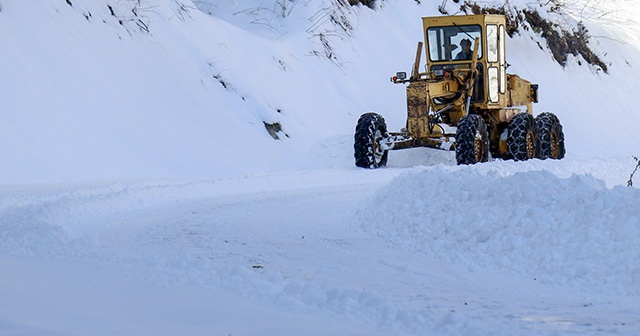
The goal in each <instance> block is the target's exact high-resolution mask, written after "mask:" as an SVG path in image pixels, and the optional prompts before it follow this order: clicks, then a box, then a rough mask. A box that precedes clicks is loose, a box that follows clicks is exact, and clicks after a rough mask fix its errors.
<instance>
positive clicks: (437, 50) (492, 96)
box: [422, 15, 507, 108]
mask: <svg viewBox="0 0 640 336" xmlns="http://www.w3.org/2000/svg"><path fill="white" fill-rule="evenodd" d="M422 20H423V28H424V34H425V41H426V45H425V49H426V55H427V57H426V60H427V65H426V66H427V72H428V73H429V74H430V77H431V78H432V79H439V78H442V77H447V76H449V75H451V74H452V73H453V70H455V69H464V68H466V69H471V63H472V60H471V56H470V55H471V54H472V53H473V50H474V48H475V43H476V41H479V45H478V59H477V61H478V62H477V69H478V77H477V78H476V81H475V85H474V90H473V96H472V98H471V101H472V102H474V103H480V104H483V105H485V108H487V107H488V106H487V105H492V104H499V103H501V100H502V99H504V98H505V96H504V95H505V93H506V86H507V85H506V80H507V74H506V60H505V26H506V23H505V20H504V17H503V16H498V15H464V16H453V17H425V18H422ZM468 42H470V44H469V45H468V46H465V45H467V44H468ZM469 50H470V52H469ZM485 74H486V75H485ZM487 98H488V99H487ZM434 103H435V104H436V105H440V104H444V103H446V101H445V100H442V99H438V98H434Z"/></svg>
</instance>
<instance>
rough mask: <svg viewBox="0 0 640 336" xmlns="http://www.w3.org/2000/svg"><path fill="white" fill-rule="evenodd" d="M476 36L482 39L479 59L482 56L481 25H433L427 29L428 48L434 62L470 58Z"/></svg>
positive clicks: (430, 57)
mask: <svg viewBox="0 0 640 336" xmlns="http://www.w3.org/2000/svg"><path fill="white" fill-rule="evenodd" d="M476 38H478V39H480V48H479V49H478V59H481V58H482V28H481V27H480V25H463V26H458V25H455V26H447V27H431V28H429V29H427V48H428V50H429V59H430V60H431V61H432V62H441V61H456V60H470V59H471V57H472V54H473V48H474V47H475V42H476Z"/></svg>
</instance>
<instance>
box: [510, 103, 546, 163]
mask: <svg viewBox="0 0 640 336" xmlns="http://www.w3.org/2000/svg"><path fill="white" fill-rule="evenodd" d="M507 132H508V133H507V148H508V149H509V152H508V153H507V158H508V159H513V160H515V161H525V160H529V159H533V158H535V157H537V156H538V151H539V148H540V139H539V138H538V126H537V124H536V120H535V119H534V118H533V116H532V115H530V114H529V113H519V114H516V115H515V116H514V117H513V118H512V119H511V122H509V126H508V127H507Z"/></svg>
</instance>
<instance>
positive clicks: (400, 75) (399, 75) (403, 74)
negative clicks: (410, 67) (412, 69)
mask: <svg viewBox="0 0 640 336" xmlns="http://www.w3.org/2000/svg"><path fill="white" fill-rule="evenodd" d="M396 78H398V79H399V80H405V79H407V73H406V72H404V71H403V72H396Z"/></svg>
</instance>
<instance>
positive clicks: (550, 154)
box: [536, 112, 565, 160]
mask: <svg viewBox="0 0 640 336" xmlns="http://www.w3.org/2000/svg"><path fill="white" fill-rule="evenodd" d="M536 124H537V125H538V131H539V135H540V136H539V138H540V151H539V152H538V158H539V159H541V160H546V159H554V160H560V159H562V158H564V154H565V149H564V133H563V132H562V125H561V124H560V120H559V119H558V117H557V116H556V115H555V114H553V113H550V112H543V113H540V114H539V115H538V116H537V117H536Z"/></svg>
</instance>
